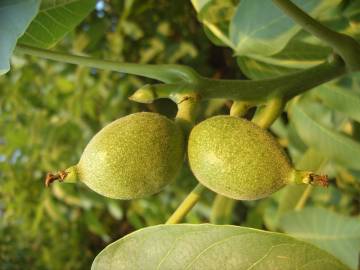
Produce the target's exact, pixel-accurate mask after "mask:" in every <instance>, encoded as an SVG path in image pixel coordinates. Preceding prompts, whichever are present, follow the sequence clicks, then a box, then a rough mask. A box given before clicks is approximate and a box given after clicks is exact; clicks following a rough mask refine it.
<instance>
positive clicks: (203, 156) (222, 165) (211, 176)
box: [188, 116, 327, 200]
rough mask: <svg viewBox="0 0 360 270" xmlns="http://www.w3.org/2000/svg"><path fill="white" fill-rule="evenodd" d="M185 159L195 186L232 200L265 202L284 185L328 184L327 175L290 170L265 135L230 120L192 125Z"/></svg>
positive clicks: (256, 128) (244, 122) (214, 119)
mask: <svg viewBox="0 0 360 270" xmlns="http://www.w3.org/2000/svg"><path fill="white" fill-rule="evenodd" d="M188 158H189V163H190V167H191V170H192V172H193V173H194V175H195V177H196V178H197V179H198V180H199V182H201V183H202V184H203V185H204V186H206V187H208V188H209V189H211V190H213V191H215V192H217V193H219V194H222V195H224V196H227V197H230V198H233V199H237V200H256V199H260V198H264V197H267V196H269V195H270V194H272V193H273V192H275V191H277V190H279V189H280V188H282V187H284V186H285V185H287V184H289V183H310V184H318V185H324V186H326V185H327V178H326V176H318V175H315V174H313V173H311V172H306V171H298V170H295V169H294V168H293V167H292V165H291V163H290V161H289V159H288V157H287V156H286V154H285V152H284V150H283V149H282V147H281V146H280V145H279V143H278V142H277V141H276V140H275V138H274V137H273V136H272V135H271V134H270V133H269V132H268V131H266V130H264V129H262V128H260V127H259V126H257V125H255V124H254V123H252V122H250V121H247V120H245V119H242V118H237V117H232V116H215V117H212V118H209V119H207V120H205V121H203V122H201V123H199V124H198V125H197V126H195V127H194V128H193V129H192V131H191V133H190V137H189V143H188Z"/></svg>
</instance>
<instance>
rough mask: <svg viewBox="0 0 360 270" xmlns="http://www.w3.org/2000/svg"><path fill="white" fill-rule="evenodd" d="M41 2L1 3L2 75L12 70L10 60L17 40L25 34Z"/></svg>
mask: <svg viewBox="0 0 360 270" xmlns="http://www.w3.org/2000/svg"><path fill="white" fill-rule="evenodd" d="M39 4H40V0H2V1H1V2H0V25H1V30H0V44H1V46H0V75H1V74H4V73H6V72H7V71H8V70H9V69H10V64H9V59H10V57H11V55H12V52H13V50H14V48H15V45H16V42H17V39H18V38H19V37H20V36H21V35H22V34H23V33H24V32H25V30H26V28H27V27H28V25H29V24H30V22H31V20H32V19H33V18H34V17H35V15H36V13H37V11H38V9H39Z"/></svg>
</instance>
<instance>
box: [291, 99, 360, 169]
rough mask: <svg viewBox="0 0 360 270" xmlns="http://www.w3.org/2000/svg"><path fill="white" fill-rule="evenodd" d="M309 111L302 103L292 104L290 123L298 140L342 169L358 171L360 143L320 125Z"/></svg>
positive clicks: (359, 165)
mask: <svg viewBox="0 0 360 270" xmlns="http://www.w3.org/2000/svg"><path fill="white" fill-rule="evenodd" d="M310 111H311V110H310V109H309V108H307V107H306V106H305V105H304V104H302V102H294V103H293V104H292V106H291V108H290V121H291V122H292V123H293V124H294V126H295V128H296V130H297V133H298V134H299V136H300V138H301V139H302V140H303V141H304V142H305V143H306V144H307V145H308V146H311V147H313V148H314V149H317V150H318V151H320V152H321V153H322V154H323V155H324V156H325V157H327V158H329V159H332V160H334V161H336V162H338V163H339V164H342V165H343V166H344V167H346V168H351V169H360V143H358V142H356V141H355V140H353V139H351V138H350V137H348V136H346V135H344V134H341V133H338V132H336V131H334V130H332V129H330V128H328V127H325V126H324V125H323V124H320V123H319V122H318V121H317V120H316V116H315V115H311V114H310Z"/></svg>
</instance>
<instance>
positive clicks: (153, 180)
mask: <svg viewBox="0 0 360 270" xmlns="http://www.w3.org/2000/svg"><path fill="white" fill-rule="evenodd" d="M184 147H185V146H184V137H183V133H182V131H181V130H180V128H179V127H178V126H177V125H175V123H174V122H173V121H171V120H169V119H168V118H166V117H165V116H162V115H159V114H156V113H145V112H143V113H135V114H131V115H128V116H125V117H123V118H120V119H118V120H116V121H114V122H112V123H110V124H109V125H107V126H105V127H104V128H103V129H102V130H100V131H99V132H98V133H97V134H96V135H95V136H94V137H93V138H92V139H91V141H90V142H89V144H88V145H87V146H86V148H85V150H84V152H83V154H82V156H81V159H80V161H79V164H78V165H77V167H76V169H77V174H78V178H79V179H80V180H81V181H83V182H84V183H85V184H86V185H88V186H89V187H90V188H91V189H92V190H94V191H96V192H97V193H100V194H101V195H104V196H106V197H110V198H115V199H134V198H141V197H145V196H148V195H151V194H154V193H157V192H159V191H160V190H161V189H162V188H163V187H164V186H165V185H166V184H168V183H169V182H171V181H172V180H173V179H174V178H175V177H176V176H177V174H178V172H179V170H180V168H181V166H182V163H183V158H184Z"/></svg>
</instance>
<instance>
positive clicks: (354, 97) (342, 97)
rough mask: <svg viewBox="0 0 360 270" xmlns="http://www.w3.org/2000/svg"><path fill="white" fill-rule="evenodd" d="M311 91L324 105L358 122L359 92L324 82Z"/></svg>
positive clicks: (359, 108) (359, 118) (359, 114)
mask: <svg viewBox="0 0 360 270" xmlns="http://www.w3.org/2000/svg"><path fill="white" fill-rule="evenodd" d="M313 93H314V94H315V96H316V97H318V98H319V99H320V100H321V101H322V102H323V103H324V104H325V105H326V106H328V107H330V108H332V109H335V110H337V111H339V112H342V113H344V114H345V115H347V116H349V117H350V118H352V119H354V120H356V121H358V122H360V94H359V93H356V92H352V91H351V90H350V89H347V88H343V87H341V86H336V85H335V84H325V85H322V86H320V87H317V88H316V89H314V91H313Z"/></svg>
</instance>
